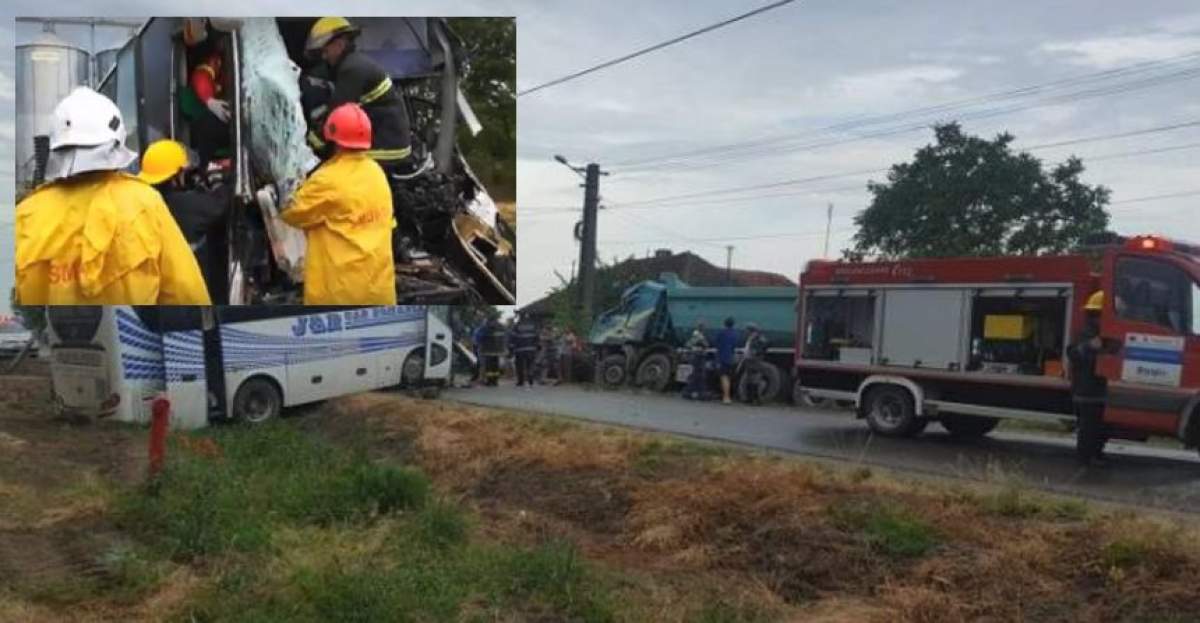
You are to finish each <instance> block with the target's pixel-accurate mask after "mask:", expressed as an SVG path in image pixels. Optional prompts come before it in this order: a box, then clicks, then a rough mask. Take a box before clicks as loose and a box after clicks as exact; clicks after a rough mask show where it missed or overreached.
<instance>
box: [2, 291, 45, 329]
mask: <svg viewBox="0 0 1200 623" xmlns="http://www.w3.org/2000/svg"><path fill="white" fill-rule="evenodd" d="M9 301H10V302H11V304H12V310H13V315H14V316H16V317H17V318H19V319H20V320H21V325H22V326H24V327H25V328H26V329H28V330H29V332H30V333H32V334H34V335H41V333H42V331H45V330H46V307H45V306H44V305H18V304H17V289H16V288H13V289H12V291H11V292H10V293H9Z"/></svg>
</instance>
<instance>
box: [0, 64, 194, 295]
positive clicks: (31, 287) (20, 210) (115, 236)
mask: <svg viewBox="0 0 1200 623" xmlns="http://www.w3.org/2000/svg"><path fill="white" fill-rule="evenodd" d="M124 143H125V123H124V121H123V120H122V118H121V111H120V110H119V109H118V108H117V107H116V105H115V104H113V102H112V101H111V100H109V99H108V98H107V97H104V96H103V95H101V94H99V93H97V92H95V91H93V90H91V89H89V88H87V87H78V88H76V89H75V90H74V91H72V92H71V94H70V95H68V96H67V97H66V98H64V99H63V101H61V102H59V104H58V106H57V107H56V108H55V109H54V126H53V128H52V130H51V134H50V150H51V151H50V158H49V161H48V162H47V166H46V179H47V180H48V182H47V183H46V184H45V185H43V186H42V187H41V188H39V189H38V190H36V191H35V192H34V193H32V194H31V195H29V196H28V197H26V198H25V199H24V200H23V201H21V203H20V204H18V205H17V210H16V227H15V229H16V276H17V297H18V299H19V301H20V303H21V304H23V305H104V304H130V305H208V304H210V298H209V294H208V290H207V289H206V288H205V285H204V280H203V279H202V278H201V276H200V269H199V267H198V266H197V264H196V258H195V257H194V256H193V255H192V251H191V249H190V248H188V244H187V241H185V240H184V237H183V234H182V233H181V232H180V230H179V226H178V225H177V224H176V223H175V221H174V219H172V218H171V214H170V212H168V211H167V206H166V205H165V204H164V203H163V199H162V196H161V195H159V193H158V192H157V191H155V190H154V188H152V187H151V186H149V185H148V184H146V183H145V182H144V181H142V180H139V179H138V178H136V177H134V176H132V175H129V174H127V173H124V172H122V169H125V168H126V167H128V166H129V165H130V164H131V163H132V162H133V161H134V160H136V159H137V154H135V153H134V152H132V151H130V150H129V149H127V148H126V147H125V144H124Z"/></svg>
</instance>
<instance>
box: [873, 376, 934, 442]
mask: <svg viewBox="0 0 1200 623" xmlns="http://www.w3.org/2000/svg"><path fill="white" fill-rule="evenodd" d="M865 402H866V404H865V405H864V407H865V409H864V411H866V414H867V425H868V426H870V427H871V430H872V431H874V432H875V433H876V434H878V435H882V436H884V437H910V436H912V435H916V434H917V433H918V432H920V430H921V429H923V428H925V423H926V422H925V421H923V420H921V419H920V418H918V417H917V412H916V407H915V406H914V405H913V398H912V394H910V393H909V391H908V390H907V389H904V388H903V387H900V386H898V385H881V386H878V387H876V388H874V389H872V390H871V391H870V392H869V393H868V394H867V399H866V401H865Z"/></svg>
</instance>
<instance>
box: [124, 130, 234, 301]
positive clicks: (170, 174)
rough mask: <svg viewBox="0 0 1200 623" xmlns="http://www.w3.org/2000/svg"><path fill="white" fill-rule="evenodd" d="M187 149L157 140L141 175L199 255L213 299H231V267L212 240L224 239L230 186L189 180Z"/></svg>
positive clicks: (176, 143) (172, 142) (147, 157)
mask: <svg viewBox="0 0 1200 623" xmlns="http://www.w3.org/2000/svg"><path fill="white" fill-rule="evenodd" d="M191 161H192V159H191V158H189V156H188V153H187V150H186V149H185V148H184V146H183V145H182V144H180V143H178V142H176V141H172V140H169V139H163V140H159V141H155V142H154V143H152V144H151V145H150V146H149V147H147V148H146V152H145V153H144V154H142V162H141V165H142V166H141V172H140V173H139V174H138V177H139V178H140V179H142V180H143V181H145V182H146V183H148V184H150V185H151V186H154V188H155V190H157V191H158V192H159V194H160V195H162V198H163V202H165V203H166V204H167V209H168V210H169V211H170V212H171V216H172V217H174V219H175V222H176V223H177V224H178V225H179V230H180V231H181V232H183V237H184V239H185V240H187V243H188V246H189V247H191V249H192V253H194V254H195V255H196V262H197V263H198V264H199V265H200V274H201V276H203V277H204V283H205V285H206V286H207V288H208V291H209V295H210V297H211V298H212V299H213V301H214V302H220V301H225V300H227V299H228V285H227V283H226V281H227V279H228V274H227V272H228V268H227V263H226V259H225V257H224V255H223V254H222V253H221V249H220V248H218V247H219V245H217V244H213V243H210V241H211V240H220V239H222V238H223V235H224V230H225V215H226V213H227V212H228V210H229V203H230V191H229V187H228V186H226V185H223V184H218V185H217V187H216V188H214V189H212V190H208V189H205V188H204V187H203V186H202V185H201V180H198V179H194V180H193V181H191V182H188V181H187V176H188V175H191V173H192V172H191V170H190V169H191V166H190V162H191Z"/></svg>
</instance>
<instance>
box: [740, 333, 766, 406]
mask: <svg viewBox="0 0 1200 623" xmlns="http://www.w3.org/2000/svg"><path fill="white" fill-rule="evenodd" d="M746 331H747V336H746V346H745V348H744V349H743V350H744V352H743V354H742V374H744V375H746V402H748V403H750V404H755V405H756V404H760V399H761V396H760V394H759V392H760V389H761V386H760V382H761V380H762V365H763V359H764V358H765V357H766V356H767V346H768V343H767V338H766V336H764V335H763V334H762V331H759V330H758V325H756V324H754V323H753V322H751V323H749V324H747V325H746Z"/></svg>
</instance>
